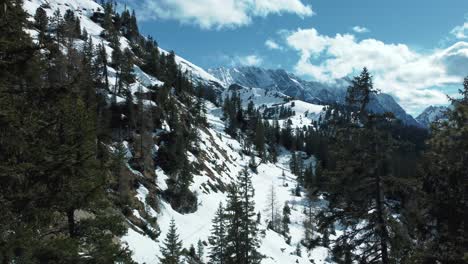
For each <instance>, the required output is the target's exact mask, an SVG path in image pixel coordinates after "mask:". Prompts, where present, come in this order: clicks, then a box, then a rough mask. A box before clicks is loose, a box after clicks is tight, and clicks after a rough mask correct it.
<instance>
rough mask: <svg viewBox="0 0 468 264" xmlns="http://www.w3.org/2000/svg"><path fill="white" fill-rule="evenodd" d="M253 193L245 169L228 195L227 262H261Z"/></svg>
mask: <svg viewBox="0 0 468 264" xmlns="http://www.w3.org/2000/svg"><path fill="white" fill-rule="evenodd" d="M253 195H254V190H253V186H252V182H251V180H250V174H249V172H248V170H247V169H244V170H243V171H242V172H241V173H240V174H239V176H238V180H237V183H236V185H233V186H231V188H230V191H229V195H228V206H227V207H226V216H227V221H228V225H227V237H226V241H227V247H226V256H227V261H226V263H246V264H250V263H260V261H261V259H262V256H261V255H260V253H259V252H258V251H257V249H258V247H259V240H258V237H257V232H258V230H257V223H256V221H255V216H256V213H255V205H254V201H253Z"/></svg>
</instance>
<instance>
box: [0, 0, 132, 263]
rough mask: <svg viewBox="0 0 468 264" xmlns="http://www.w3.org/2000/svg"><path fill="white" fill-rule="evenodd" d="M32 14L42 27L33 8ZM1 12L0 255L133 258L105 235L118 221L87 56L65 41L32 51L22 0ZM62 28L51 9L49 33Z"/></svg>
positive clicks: (115, 231)
mask: <svg viewBox="0 0 468 264" xmlns="http://www.w3.org/2000/svg"><path fill="white" fill-rule="evenodd" d="M68 15H69V14H68ZM36 17H37V18H39V21H37V24H36V26H37V27H39V28H41V27H42V29H41V30H42V31H43V32H47V31H48V30H46V28H44V27H47V23H45V21H46V20H45V19H44V14H43V13H42V11H39V10H38V12H37V15H36ZM0 18H1V19H0V21H1V22H0V23H1V24H2V25H1V26H2V30H3V32H2V33H5V34H1V36H0V58H1V60H0V69H1V73H0V106H1V110H0V123H1V124H2V125H1V127H2V132H1V133H0V142H1V144H0V149H1V151H0V153H1V154H0V156H1V161H0V168H2V170H1V173H0V179H1V181H2V187H1V190H0V193H1V194H0V201H1V202H2V207H1V209H0V215H1V216H0V237H1V238H0V261H1V262H2V263H113V262H121V263H132V261H131V259H130V254H129V251H128V250H127V249H124V248H121V246H120V244H118V243H115V242H114V241H115V240H114V239H115V238H118V237H120V236H122V235H123V234H124V233H125V232H126V227H125V226H124V225H123V220H122V219H121V218H120V217H119V216H118V214H117V213H116V212H115V211H114V210H113V209H112V204H111V202H112V201H111V200H110V199H109V196H108V193H107V191H108V189H109V187H110V185H109V182H108V180H109V179H108V176H109V170H108V169H107V167H106V166H105V165H104V164H105V163H104V162H103V161H104V159H105V156H106V155H104V153H105V152H106V151H108V150H105V149H101V148H98V147H97V145H96V142H97V140H96V139H97V136H96V131H97V128H96V123H97V122H99V120H97V117H96V112H97V110H96V107H97V105H96V97H95V96H93V95H92V94H93V77H92V76H91V69H90V68H91V67H90V65H91V62H90V60H89V57H87V55H85V54H84V53H82V52H79V51H77V50H74V49H69V50H68V53H67V54H66V55H65V54H62V53H61V52H60V49H59V48H58V45H57V44H58V43H60V42H58V43H57V42H56V43H48V44H47V48H48V49H49V52H48V53H47V52H44V53H43V52H40V48H43V46H42V43H41V47H37V46H35V45H34V44H33V43H32V41H31V39H30V38H29V37H28V36H27V35H26V33H25V32H23V28H25V22H26V15H25V13H24V11H23V10H22V2H21V1H7V2H6V3H5V5H4V6H3V7H2V8H1V9H0ZM67 19H68V21H71V16H67ZM75 25H76V23H75ZM63 29H65V28H64V27H63V22H62V19H61V16H60V14H59V13H58V12H56V14H55V17H54V19H53V21H52V23H51V30H50V31H51V32H53V33H54V34H55V36H56V39H55V40H56V41H62V37H63V36H67V35H66V34H67V33H66V31H63ZM67 37H68V36H67ZM88 56H89V55H88ZM94 94H95V93H94ZM97 149H100V151H101V154H99V153H98V151H97ZM98 158H99V159H101V158H102V160H99V159H98ZM12 220H13V221H12Z"/></svg>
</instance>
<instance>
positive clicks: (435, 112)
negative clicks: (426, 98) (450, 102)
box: [416, 105, 449, 128]
mask: <svg viewBox="0 0 468 264" xmlns="http://www.w3.org/2000/svg"><path fill="white" fill-rule="evenodd" d="M448 109H449V108H448V107H446V106H432V105H431V106H429V107H428V108H426V109H425V110H424V111H423V112H422V113H421V114H420V115H419V116H418V117H416V120H417V121H418V122H419V123H420V124H421V125H423V126H424V127H426V128H429V127H430V126H431V124H432V123H434V122H438V121H441V120H445V119H447V114H446V112H447V110H448Z"/></svg>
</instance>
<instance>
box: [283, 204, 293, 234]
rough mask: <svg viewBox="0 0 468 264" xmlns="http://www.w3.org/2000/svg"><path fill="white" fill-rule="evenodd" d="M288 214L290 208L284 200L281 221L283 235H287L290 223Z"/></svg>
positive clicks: (289, 213)
mask: <svg viewBox="0 0 468 264" xmlns="http://www.w3.org/2000/svg"><path fill="white" fill-rule="evenodd" d="M290 215H291V208H290V207H289V205H288V202H285V203H284V207H283V219H282V221H281V222H282V224H283V227H282V233H283V236H285V237H287V236H288V235H289V224H290V223H291V219H290Z"/></svg>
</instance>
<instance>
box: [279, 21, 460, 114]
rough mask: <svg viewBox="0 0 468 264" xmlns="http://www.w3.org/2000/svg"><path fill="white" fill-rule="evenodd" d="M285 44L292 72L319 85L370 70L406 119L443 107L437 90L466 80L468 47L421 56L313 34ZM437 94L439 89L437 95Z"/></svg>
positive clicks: (302, 32)
mask: <svg viewBox="0 0 468 264" xmlns="http://www.w3.org/2000/svg"><path fill="white" fill-rule="evenodd" d="M286 42H287V43H288V45H289V46H290V47H292V48H293V49H295V50H297V51H298V52H299V54H300V59H299V61H298V62H297V63H296V66H295V71H296V73H298V74H300V75H306V76H310V77H312V78H314V79H316V80H319V81H333V80H335V79H338V78H343V77H346V76H350V75H353V74H356V73H358V72H359V71H360V70H361V69H362V68H363V67H368V68H369V69H370V71H371V72H372V74H374V83H375V85H376V87H377V88H379V89H381V90H382V91H384V92H386V93H390V94H392V95H394V96H395V97H396V98H397V100H398V101H399V102H400V103H401V105H402V106H403V107H404V108H405V109H406V110H407V111H409V112H410V113H413V114H415V113H417V111H420V110H421V108H424V107H425V106H428V105H429V104H444V103H447V97H446V95H445V94H444V93H443V92H440V89H441V88H444V87H445V86H447V85H453V84H457V85H459V84H460V83H461V80H462V77H463V75H464V74H468V43H466V42H459V43H457V44H455V45H453V46H451V47H450V48H448V49H445V50H434V51H433V52H432V53H430V54H421V53H418V52H416V51H414V50H411V49H410V48H409V47H408V46H407V45H404V44H387V43H384V42H382V41H379V40H376V39H364V40H360V41H359V40H357V39H356V38H355V36H353V35H351V34H343V35H342V34H337V35H336V36H333V37H330V36H325V35H321V34H319V33H318V32H317V30H315V29H314V28H311V29H298V30H296V31H294V32H291V33H290V34H289V35H288V36H287V38H286ZM436 88H438V89H436Z"/></svg>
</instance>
